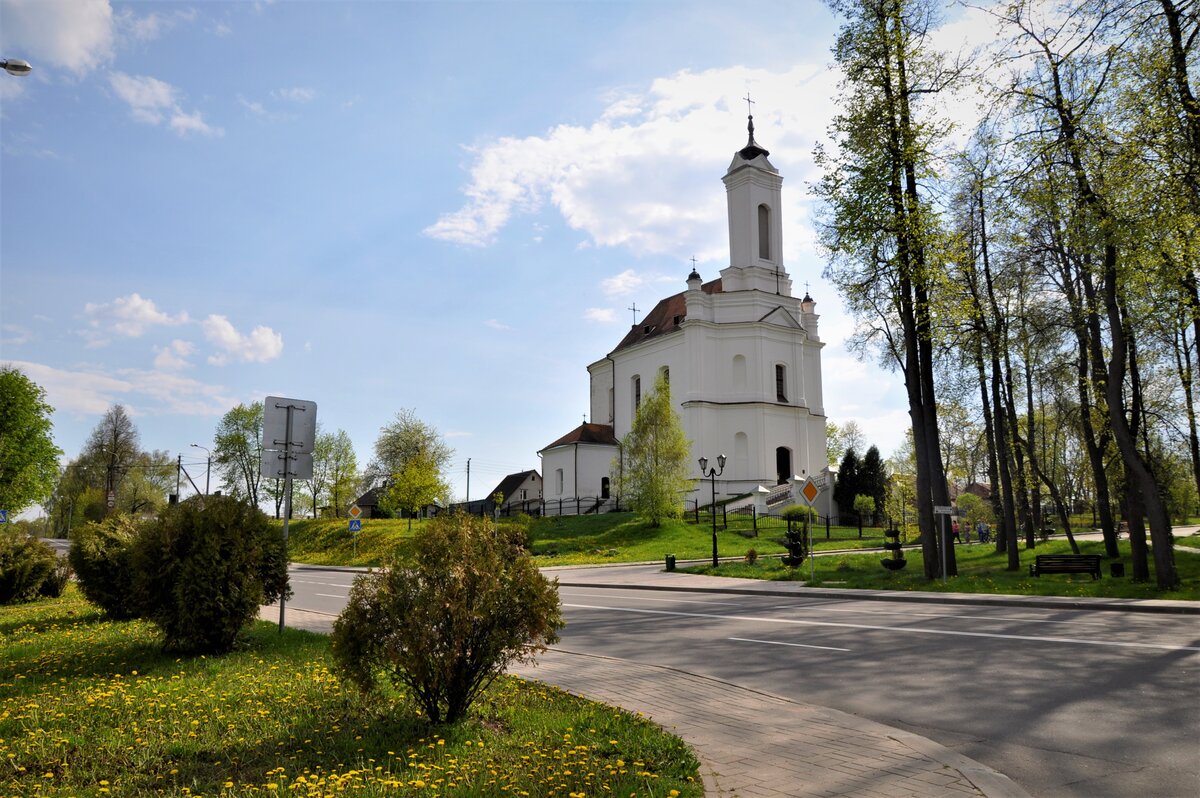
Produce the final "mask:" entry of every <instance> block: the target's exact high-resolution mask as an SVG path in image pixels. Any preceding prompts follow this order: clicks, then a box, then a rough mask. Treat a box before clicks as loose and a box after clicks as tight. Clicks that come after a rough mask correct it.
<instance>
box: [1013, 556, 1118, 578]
mask: <svg viewBox="0 0 1200 798" xmlns="http://www.w3.org/2000/svg"><path fill="white" fill-rule="evenodd" d="M1042 574H1091V575H1092V579H1099V578H1100V555H1099V554H1039V555H1037V557H1036V558H1035V561H1034V564H1033V565H1031V566H1029V575H1030V576H1041V575H1042Z"/></svg>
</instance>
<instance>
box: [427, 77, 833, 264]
mask: <svg viewBox="0 0 1200 798" xmlns="http://www.w3.org/2000/svg"><path fill="white" fill-rule="evenodd" d="M836 82H837V74H836V73H835V72H833V71H831V70H829V69H828V68H827V66H826V65H825V64H802V65H799V66H796V67H794V68H792V69H790V70H787V71H784V72H771V71H768V70H761V69H750V68H748V67H741V66H738V67H730V68H726V69H712V70H707V71H705V72H699V73H692V72H687V71H684V72H680V73H677V74H675V75H672V76H670V77H667V78H660V79H658V80H655V81H654V82H653V83H652V84H651V85H650V87H649V88H648V89H646V90H644V91H641V92H627V93H625V94H623V95H622V96H620V97H616V98H614V99H612V100H611V101H610V102H609V104H608V106H607V107H606V108H605V109H604V110H603V111H602V113H601V114H600V116H599V118H598V119H597V120H596V121H594V122H592V123H591V124H589V125H587V126H581V125H559V126H557V127H555V128H553V129H551V130H550V131H548V132H547V133H546V134H545V135H543V136H528V137H525V138H508V137H506V138H501V139H498V140H494V141H490V142H486V143H482V144H479V145H477V146H474V147H470V148H468V149H467V152H468V153H469V155H470V157H471V165H470V182H469V183H468V185H467V186H466V188H465V189H464V194H465V195H466V203H465V204H464V205H463V207H461V208H460V209H458V210H457V211H453V212H450V213H446V214H444V215H443V216H441V218H439V219H438V220H437V222H435V223H434V224H432V225H430V226H429V227H428V228H426V230H425V234H426V235H429V236H431V237H433V238H439V239H442V240H445V241H451V242H455V243H459V244H466V245H472V246H486V245H489V244H491V243H492V242H493V241H495V239H496V236H497V235H498V234H499V232H500V231H501V230H502V229H503V228H504V226H505V225H506V224H508V222H509V221H510V219H511V218H512V216H513V215H514V214H516V213H532V212H536V211H538V210H539V209H541V207H542V206H543V205H544V204H546V203H549V204H550V205H551V206H553V207H554V208H555V210H557V211H558V212H559V213H560V214H561V215H562V217H563V218H564V219H565V220H566V222H567V224H568V226H570V227H571V228H572V229H574V230H578V231H581V232H582V233H584V235H585V236H586V239H585V241H584V242H583V244H585V245H595V246H607V247H613V246H620V247H625V248H627V249H629V250H630V251H632V252H634V253H637V254H639V255H645V254H653V255H662V254H668V253H679V252H686V253H693V252H694V253H695V254H696V256H697V257H699V258H701V260H713V259H719V258H721V257H724V256H725V254H726V252H727V249H726V248H727V240H726V235H727V234H726V228H725V223H724V222H725V198H724V191H723V190H722V188H721V187H720V185H719V184H716V183H715V181H716V180H717V179H718V178H719V177H720V175H721V174H722V173H723V172H724V170H725V167H726V165H727V163H728V160H726V156H722V155H719V154H720V153H727V154H728V157H732V155H733V153H734V151H736V150H737V149H738V148H740V147H741V146H742V145H743V143H744V142H745V136H746V133H745V122H744V119H745V117H744V116H743V114H742V113H741V110H740V106H739V105H738V104H737V100H736V99H735V98H738V97H741V96H742V95H743V94H745V92H746V90H747V87H749V88H750V89H751V90H752V91H753V93H754V95H755V96H756V97H759V98H760V100H759V104H758V105H756V107H755V110H756V111H757V112H758V114H757V116H756V118H755V123H756V139H757V140H758V141H759V143H760V144H762V145H763V146H765V147H767V148H768V149H770V150H771V151H772V155H771V160H772V162H773V163H774V164H775V165H776V166H777V167H778V168H779V169H780V171H781V172H783V173H784V174H785V175H787V176H788V178H789V179H791V180H796V181H797V182H800V181H803V180H805V179H806V178H811V177H812V176H813V171H812V169H813V167H812V159H811V151H812V146H813V143H814V142H815V141H816V140H817V139H819V138H821V137H822V136H823V135H824V128H825V125H826V124H827V121H828V119H829V118H830V117H831V116H832V113H833V97H834V93H835V91H836ZM714 153H717V154H718V155H716V156H715V157H714ZM784 201H785V204H786V206H787V207H785V209H784V224H785V230H784V241H785V248H786V250H787V251H785V257H787V256H789V255H791V254H793V253H794V252H796V250H797V247H798V245H802V244H807V243H810V242H811V240H812V233H811V230H810V229H808V227H809V225H808V221H807V214H806V213H804V212H803V210H802V207H803V204H804V201H805V193H804V191H803V190H802V189H799V187H798V188H797V189H793V190H791V191H785V195H784Z"/></svg>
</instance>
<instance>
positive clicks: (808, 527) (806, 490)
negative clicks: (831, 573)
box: [800, 477, 821, 582]
mask: <svg viewBox="0 0 1200 798" xmlns="http://www.w3.org/2000/svg"><path fill="white" fill-rule="evenodd" d="M800 495H801V496H803V497H804V501H806V502H807V503H808V512H806V513H805V514H804V530H805V531H806V532H808V581H809V582H815V581H817V560H816V557H817V553H816V552H814V551H813V543H812V506H813V502H815V501H816V500H817V497H818V496H820V495H821V489H820V488H819V487H817V483H816V482H814V481H813V478H812V477H809V478H808V479H806V480H804V486H803V487H801V488H800Z"/></svg>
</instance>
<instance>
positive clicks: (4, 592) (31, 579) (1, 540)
mask: <svg viewBox="0 0 1200 798" xmlns="http://www.w3.org/2000/svg"><path fill="white" fill-rule="evenodd" d="M57 559H58V557H57V555H55V553H54V549H52V548H50V547H49V546H47V545H46V544H45V543H43V542H42V541H40V540H38V539H36V538H31V537H29V535H26V534H25V533H24V532H13V531H8V530H3V531H0V604H16V603H18V602H21V601H32V600H33V599H35V598H37V597H38V594H39V592H40V591H41V589H42V585H43V583H45V581H46V579H47V578H49V577H51V576H53V574H54V567H55V564H56V562H57Z"/></svg>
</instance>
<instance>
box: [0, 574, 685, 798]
mask: <svg viewBox="0 0 1200 798" xmlns="http://www.w3.org/2000/svg"><path fill="white" fill-rule="evenodd" d="M0 650H3V651H4V656H3V658H0V795H29V796H33V795H44V796H68V795H74V796H117V795H139V796H140V795H165V796H185V795H187V796H193V795H219V796H225V797H226V798H234V796H242V795H284V794H287V795H293V796H328V795H333V794H341V793H352V794H354V795H359V796H381V795H414V796H416V795H419V796H426V795H429V796H432V795H453V796H482V795H489V796H490V795H502V794H503V795H531V796H550V795H556V796H564V797H565V796H569V795H587V796H591V795H608V794H612V795H634V794H637V795H643V796H672V795H684V796H699V795H702V794H703V790H702V787H701V785H700V783H699V781H698V777H697V773H698V769H699V765H698V763H697V761H696V759H695V757H694V756H693V754H692V753H691V752H690V750H689V749H687V748H686V746H685V745H684V744H683V743H682V741H680V740H679V739H678V738H676V737H674V736H671V735H668V734H666V733H664V732H663V731H662V730H660V729H658V728H657V727H655V726H653V725H652V724H650V723H648V722H647V721H645V720H644V719H641V718H638V717H635V716H632V715H630V714H628V713H625V712H622V711H619V710H615V709H613V708H611V707H606V706H603V705H600V704H594V703H591V702H588V701H584V700H582V699H579V698H576V697H573V696H570V695H567V694H565V693H563V692H560V691H558V690H555V689H553V688H549V687H547V686H545V685H541V684H538V683H536V682H526V681H523V680H521V679H517V678H503V679H501V680H499V681H497V682H496V683H495V684H493V686H492V687H491V689H490V690H489V691H488V692H487V693H486V695H485V696H484V698H483V699H482V700H481V701H480V702H479V703H478V704H476V706H475V708H474V709H473V711H472V713H471V716H470V718H469V719H468V720H467V721H465V722H463V723H462V724H459V725H456V726H451V727H446V726H442V727H435V726H431V725H430V724H428V723H427V722H426V721H425V720H424V719H423V718H422V717H421V715H420V713H419V711H418V710H417V709H416V707H415V705H414V704H412V703H410V702H409V701H406V700H405V698H404V696H403V695H398V694H392V695H389V696H386V697H384V698H383V699H380V698H377V697H376V698H368V697H364V696H363V695H361V694H360V693H359V692H357V691H356V690H354V689H353V688H351V687H349V686H344V685H343V684H342V682H341V681H340V679H338V677H337V676H336V675H335V674H334V673H332V672H331V668H332V665H331V659H330V657H329V650H328V640H327V638H325V637H324V636H321V635H314V634H308V633H305V632H299V631H295V630H286V631H285V632H284V633H283V634H282V635H281V634H279V633H278V630H277V629H276V628H275V627H274V626H273V625H271V624H268V623H259V624H257V625H256V626H255V627H254V629H253V631H252V632H251V633H250V634H249V636H248V638H247V640H246V643H245V645H244V647H242V649H241V650H239V651H237V652H235V653H233V654H230V655H227V656H223V657H216V658H213V657H209V658H205V657H198V658H182V659H181V658H176V657H174V656H167V655H164V654H163V653H162V652H161V650H160V648H159V639H158V637H157V634H156V633H155V632H154V630H153V629H152V627H150V626H148V625H147V624H145V623H143V622H140V621H133V622H122V623H115V622H110V621H106V620H104V619H103V618H102V617H101V616H100V615H99V613H98V612H97V610H96V609H95V608H93V607H92V606H91V605H90V604H87V603H86V602H85V601H83V600H82V599H81V598H80V597H79V595H78V593H76V592H75V589H74V588H70V589H69V590H68V593H67V595H66V596H64V597H63V598H61V599H55V600H45V601H39V602H35V603H32V604H26V605H19V606H9V607H4V608H3V609H0Z"/></svg>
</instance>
